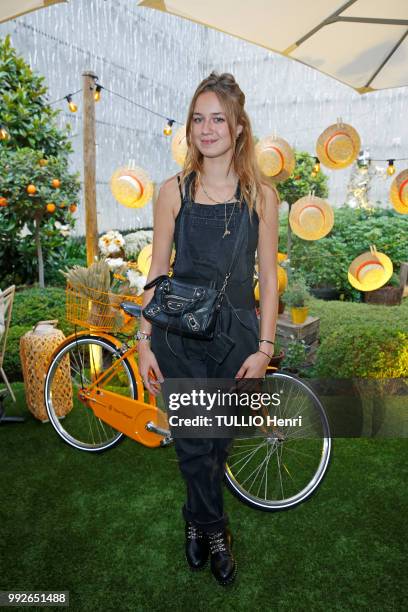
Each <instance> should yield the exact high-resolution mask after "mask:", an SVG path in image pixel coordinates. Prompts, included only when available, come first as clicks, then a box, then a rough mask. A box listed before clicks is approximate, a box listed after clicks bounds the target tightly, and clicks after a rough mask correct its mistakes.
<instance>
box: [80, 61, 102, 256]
mask: <svg viewBox="0 0 408 612" xmlns="http://www.w3.org/2000/svg"><path fill="white" fill-rule="evenodd" d="M97 78H98V77H97V76H96V74H94V73H93V72H90V71H87V72H84V73H83V74H82V92H83V157H84V201H85V232H86V259H87V264H88V266H90V265H91V264H92V263H94V261H95V256H96V255H98V221H97V216H96V148H95V135H96V134H95V100H94V97H93V96H94V91H95V79H97Z"/></svg>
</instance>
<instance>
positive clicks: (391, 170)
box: [387, 159, 395, 176]
mask: <svg viewBox="0 0 408 612" xmlns="http://www.w3.org/2000/svg"><path fill="white" fill-rule="evenodd" d="M394 161H395V160H394V159H389V160H388V167H387V174H389V175H390V176H392V175H393V174H394V173H395V166H394Z"/></svg>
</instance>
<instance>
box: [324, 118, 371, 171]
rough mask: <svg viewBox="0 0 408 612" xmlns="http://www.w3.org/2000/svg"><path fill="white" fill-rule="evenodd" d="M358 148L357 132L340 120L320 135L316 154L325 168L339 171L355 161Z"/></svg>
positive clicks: (359, 142)
mask: <svg viewBox="0 0 408 612" xmlns="http://www.w3.org/2000/svg"><path fill="white" fill-rule="evenodd" d="M360 147H361V141H360V136H359V135H358V132H357V131H356V130H355V129H354V128H353V127H352V126H351V125H348V124H347V123H343V122H342V121H341V119H340V120H338V121H337V123H335V124H334V125H330V126H329V127H328V128H327V129H325V130H324V132H322V133H321V134H320V136H319V138H318V139H317V143H316V154H317V157H318V158H319V160H320V162H321V163H322V164H323V165H324V166H326V167H327V168H331V169H332V170H341V169H342V168H347V166H350V164H352V163H353V162H354V161H355V160H356V159H357V157H358V155H359V152H360Z"/></svg>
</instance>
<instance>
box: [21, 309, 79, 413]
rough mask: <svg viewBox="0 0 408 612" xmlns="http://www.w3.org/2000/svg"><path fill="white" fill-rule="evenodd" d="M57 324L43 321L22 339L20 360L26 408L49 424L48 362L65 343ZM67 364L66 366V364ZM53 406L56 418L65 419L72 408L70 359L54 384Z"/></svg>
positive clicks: (59, 369)
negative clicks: (47, 396)
mask: <svg viewBox="0 0 408 612" xmlns="http://www.w3.org/2000/svg"><path fill="white" fill-rule="evenodd" d="M57 323H58V321H40V322H39V323H37V325H35V326H34V327H33V329H32V331H29V332H27V333H26V334H24V336H22V337H21V338H20V359H21V365H22V369H23V377H24V387H25V395H26V402H27V407H28V409H29V410H30V412H32V414H33V415H34V416H35V418H36V419H39V420H40V421H42V422H45V421H48V414H47V411H46V408H45V404H44V381H45V375H46V373H47V369H48V365H49V359H50V357H51V355H52V353H53V352H54V350H55V349H56V348H57V346H58V345H59V344H60V343H61V342H62V340H64V339H65V336H64V334H63V332H62V331H61V330H60V329H55V325H57ZM64 361H65V363H64ZM52 400H53V405H54V408H55V411H56V414H57V416H59V417H62V416H65V415H66V414H67V413H68V412H69V411H70V410H71V408H72V387H71V378H70V364H69V357H68V356H66V357H64V359H63V360H62V362H61V365H60V367H59V368H58V371H57V373H56V377H55V379H54V384H53V397H52Z"/></svg>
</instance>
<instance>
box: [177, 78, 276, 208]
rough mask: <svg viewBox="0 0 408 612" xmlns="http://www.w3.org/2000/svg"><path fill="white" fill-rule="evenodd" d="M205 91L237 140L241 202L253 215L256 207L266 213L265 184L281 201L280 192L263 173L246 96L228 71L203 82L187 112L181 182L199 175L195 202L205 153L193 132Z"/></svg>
mask: <svg viewBox="0 0 408 612" xmlns="http://www.w3.org/2000/svg"><path fill="white" fill-rule="evenodd" d="M205 91H213V92H214V93H215V94H216V96H217V98H218V100H219V101H220V103H221V105H222V107H223V109H224V112H225V115H226V119H227V124H228V128H229V133H230V136H231V139H232V141H233V142H234V141H235V148H234V150H233V156H232V160H231V163H232V164H233V168H234V171H235V173H236V174H237V175H238V178H239V181H240V187H241V198H240V202H241V203H242V201H243V200H244V199H245V200H246V202H247V204H248V208H249V212H250V214H251V216H252V212H253V210H254V209H255V207H256V205H257V204H258V205H259V208H258V207H257V208H256V210H257V212H260V213H261V214H262V211H263V208H264V205H265V196H264V193H263V190H262V185H269V187H271V188H272V189H274V190H275V192H276V195H277V197H278V202H279V201H280V199H279V193H278V192H277V190H276V187H275V186H274V185H273V184H271V182H270V181H269V180H268V179H267V178H266V177H265V176H264V175H263V174H262V173H261V171H260V169H259V167H258V164H257V161H256V156H255V144H254V137H253V134H252V128H251V122H250V119H249V117H248V114H247V113H246V111H245V108H244V106H245V94H244V93H243V91H242V90H241V88H240V87H239V85H238V83H237V82H236V80H235V78H234V76H233V75H232V74H229V73H228V72H224V73H223V74H218V73H217V72H214V71H213V72H211V74H210V75H209V76H208V77H207V78H206V79H204V80H203V81H201V83H200V84H199V86H198V87H197V89H196V90H195V92H194V95H193V98H192V100H191V102H190V106H189V109H188V113H187V121H186V139H187V146H188V149H187V155H186V159H185V162H184V166H183V170H182V173H181V179H182V181H183V183H184V182H185V180H186V178H187V176H188V175H189V174H190V173H191V172H192V171H193V170H194V171H195V172H196V176H195V181H192V183H191V186H190V194H189V195H190V198H191V201H194V195H195V193H196V190H197V178H198V176H199V174H200V173H202V171H203V154H202V153H200V151H199V150H198V149H197V147H196V146H195V145H194V143H193V142H192V139H191V130H192V123H193V113H194V108H195V104H196V101H197V98H198V96H199V95H200V94H202V93H204V92H205ZM238 124H239V125H242V128H243V129H242V132H241V133H240V135H239V136H238V138H236V139H235V133H236V127H237V125H238Z"/></svg>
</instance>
